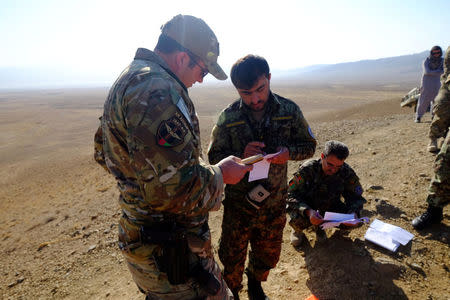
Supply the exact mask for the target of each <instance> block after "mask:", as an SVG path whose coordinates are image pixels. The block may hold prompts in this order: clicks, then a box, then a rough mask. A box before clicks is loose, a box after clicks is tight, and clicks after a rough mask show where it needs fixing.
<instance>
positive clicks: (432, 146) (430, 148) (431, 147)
mask: <svg viewBox="0 0 450 300" xmlns="http://www.w3.org/2000/svg"><path fill="white" fill-rule="evenodd" d="M427 150H428V152H431V153H434V152H437V151H438V150H439V148H438V145H437V140H436V139H430V143H429V144H428V148H427Z"/></svg>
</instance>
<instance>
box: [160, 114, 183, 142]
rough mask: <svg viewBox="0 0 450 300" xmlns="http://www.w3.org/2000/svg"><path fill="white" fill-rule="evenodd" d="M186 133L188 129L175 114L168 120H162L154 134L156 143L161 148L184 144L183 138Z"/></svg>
mask: <svg viewBox="0 0 450 300" xmlns="http://www.w3.org/2000/svg"><path fill="white" fill-rule="evenodd" d="M187 133H188V128H187V127H186V125H185V122H183V120H182V119H181V116H179V115H178V114H176V115H175V116H173V117H171V118H170V119H167V120H164V121H162V122H161V123H159V125H158V131H157V132H156V142H157V143H158V145H159V146H161V147H168V148H170V147H175V146H178V145H180V144H181V143H183V142H184V137H185V136H186V134H187Z"/></svg>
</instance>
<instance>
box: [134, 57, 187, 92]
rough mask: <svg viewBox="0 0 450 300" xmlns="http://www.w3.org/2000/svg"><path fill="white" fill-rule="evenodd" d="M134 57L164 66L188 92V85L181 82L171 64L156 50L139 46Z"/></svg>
mask: <svg viewBox="0 0 450 300" xmlns="http://www.w3.org/2000/svg"><path fill="white" fill-rule="evenodd" d="M134 59H141V60H147V61H151V62H153V63H157V64H158V65H160V67H161V68H163V69H164V70H165V71H166V72H167V73H169V75H170V76H171V77H173V78H174V79H175V80H176V81H177V82H178V83H179V84H180V85H181V87H182V88H183V89H184V90H185V91H186V92H187V87H186V86H185V85H184V83H183V82H181V80H180V79H179V78H178V77H177V75H175V73H173V72H172V71H171V70H170V68H169V65H168V64H167V63H166V62H165V61H164V60H163V59H162V58H161V57H160V56H159V55H158V54H156V53H155V52H153V51H150V50H148V49H145V48H138V49H137V51H136V55H135V56H134Z"/></svg>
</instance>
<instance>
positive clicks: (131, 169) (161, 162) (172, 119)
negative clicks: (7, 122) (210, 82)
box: [95, 48, 230, 299]
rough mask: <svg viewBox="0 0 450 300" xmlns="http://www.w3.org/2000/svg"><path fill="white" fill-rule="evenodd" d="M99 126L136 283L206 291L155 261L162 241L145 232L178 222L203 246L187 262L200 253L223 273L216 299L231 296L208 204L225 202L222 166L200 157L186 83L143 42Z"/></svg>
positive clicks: (168, 292) (149, 290) (163, 290)
mask: <svg viewBox="0 0 450 300" xmlns="http://www.w3.org/2000/svg"><path fill="white" fill-rule="evenodd" d="M101 131H103V149H101V147H100V146H99V145H98V144H97V146H96V155H95V157H96V159H97V161H98V162H99V163H102V159H103V157H104V161H105V162H106V166H107V168H108V169H109V171H110V172H111V174H112V175H114V176H115V178H116V179H117V185H118V188H119V190H120V197H119V203H120V207H121V209H122V213H123V215H122V217H121V219H120V222H119V246H120V248H121V250H122V253H123V255H124V256H125V258H126V260H127V262H128V267H129V269H130V271H131V273H132V275H133V278H134V281H135V282H136V284H137V285H138V287H139V288H140V289H141V290H142V291H144V292H145V293H146V294H147V295H148V297H149V298H150V299H194V298H195V299H197V298H201V299H203V298H204V297H206V296H207V295H206V292H205V290H204V289H203V288H202V287H200V286H199V284H198V283H197V282H196V280H194V279H193V278H189V279H188V280H187V282H186V283H184V284H177V285H172V284H170V283H169V281H168V277H167V274H166V273H165V272H162V271H160V268H158V267H157V265H156V264H157V261H155V257H159V255H160V254H161V251H162V250H161V249H162V246H161V245H160V244H156V243H151V242H148V240H146V239H145V237H144V234H142V233H143V232H144V230H143V229H145V230H150V231H152V230H156V231H158V230H163V229H164V228H169V229H168V230H170V229H172V228H173V227H172V225H173V224H176V227H177V230H180V229H181V231H183V232H184V234H185V235H187V239H188V242H189V248H190V250H191V251H192V252H193V253H196V254H197V255H192V253H191V254H190V255H189V257H190V260H189V262H190V263H191V264H192V263H195V261H197V262H198V261H200V264H201V265H202V266H203V268H204V269H206V270H208V271H209V272H210V273H213V274H214V275H215V276H216V277H217V278H218V279H219V282H220V284H221V287H220V291H219V293H218V295H217V296H216V297H212V298H210V299H227V298H228V294H230V292H229V290H228V289H227V287H226V284H225V282H224V281H223V278H222V277H221V273H220V269H219V267H218V265H217V263H216V262H215V261H214V258H213V255H212V251H211V237H210V231H209V228H208V223H207V221H208V212H209V211H210V210H213V209H218V207H219V206H220V200H221V194H222V192H223V178H222V173H221V171H220V169H219V168H218V167H215V166H209V165H206V164H205V163H203V162H202V160H201V158H200V155H201V146H200V136H199V133H200V132H199V126H198V119H197V116H196V113H195V109H194V105H193V103H192V101H191V99H190V98H189V95H188V92H187V89H186V87H185V86H184V85H183V83H182V82H181V81H180V80H179V79H178V78H177V77H176V76H175V75H174V74H173V73H172V72H171V71H170V70H169V67H168V65H167V64H166V63H165V62H164V61H163V60H162V59H161V58H160V57H159V56H157V55H156V54H155V53H153V52H152V51H149V50H147V49H142V48H141V49H138V51H137V53H136V56H135V59H134V61H133V62H132V63H131V64H130V65H129V66H128V68H127V69H125V70H124V71H123V72H122V74H121V75H120V77H119V79H118V80H117V81H116V82H115V83H114V85H113V87H112V88H111V90H110V92H109V95H108V98H107V100H106V102H105V106H104V114H103V118H102V126H101V128H99V131H98V135H101ZM96 140H97V141H98V140H101V139H100V138H99V137H96ZM99 152H100V153H101V152H103V155H101V154H99ZM182 259H186V258H182ZM166 267H168V266H166Z"/></svg>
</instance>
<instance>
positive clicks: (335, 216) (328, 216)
mask: <svg viewBox="0 0 450 300" xmlns="http://www.w3.org/2000/svg"><path fill="white" fill-rule="evenodd" d="M323 219H324V220H325V221H336V222H339V221H345V220H352V219H355V215H353V214H340V213H335V212H329V211H326V212H325V216H323Z"/></svg>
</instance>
